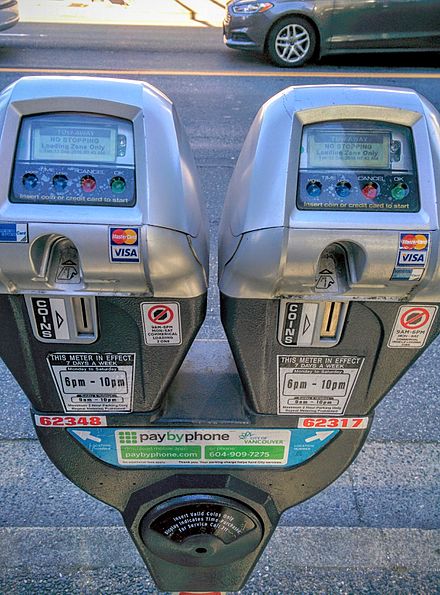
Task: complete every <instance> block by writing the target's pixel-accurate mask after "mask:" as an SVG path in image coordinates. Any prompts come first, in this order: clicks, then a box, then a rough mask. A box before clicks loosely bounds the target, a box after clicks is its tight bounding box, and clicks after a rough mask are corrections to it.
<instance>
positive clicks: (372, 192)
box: [361, 182, 380, 200]
mask: <svg viewBox="0 0 440 595" xmlns="http://www.w3.org/2000/svg"><path fill="white" fill-rule="evenodd" d="M361 192H362V194H363V195H364V196H365V198H368V200H373V199H374V198H376V196H377V195H378V194H379V192H380V188H379V184H376V182H368V184H365V186H364V187H363V188H362V190H361Z"/></svg>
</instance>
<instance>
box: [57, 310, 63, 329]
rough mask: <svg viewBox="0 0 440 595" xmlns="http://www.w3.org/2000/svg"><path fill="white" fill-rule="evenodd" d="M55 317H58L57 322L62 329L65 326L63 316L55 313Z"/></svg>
mask: <svg viewBox="0 0 440 595" xmlns="http://www.w3.org/2000/svg"><path fill="white" fill-rule="evenodd" d="M55 315H56V316H55V317H56V320H57V325H58V328H61V327H62V325H63V322H64V318H63V317H62V316H61V314H60V313H59V312H55Z"/></svg>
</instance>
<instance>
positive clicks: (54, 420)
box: [52, 417, 64, 426]
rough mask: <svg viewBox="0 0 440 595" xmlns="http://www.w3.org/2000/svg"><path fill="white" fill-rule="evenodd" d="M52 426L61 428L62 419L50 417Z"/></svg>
mask: <svg viewBox="0 0 440 595" xmlns="http://www.w3.org/2000/svg"><path fill="white" fill-rule="evenodd" d="M52 425H53V426H63V425H64V419H63V418H62V417H52Z"/></svg>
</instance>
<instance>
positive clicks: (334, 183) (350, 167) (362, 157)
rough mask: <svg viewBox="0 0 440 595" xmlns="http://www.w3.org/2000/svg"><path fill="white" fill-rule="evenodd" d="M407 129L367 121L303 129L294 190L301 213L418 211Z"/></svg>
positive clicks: (415, 173) (333, 122) (417, 198)
mask: <svg viewBox="0 0 440 595" xmlns="http://www.w3.org/2000/svg"><path fill="white" fill-rule="evenodd" d="M415 164H416V161H415V151H414V142H413V137H412V132H411V129H410V128H407V127H406V126H401V125H399V124H390V123H386V122H378V121H370V120H341V121H330V122H320V123H317V124H310V125H307V126H304V129H303V135H302V140H301V153H300V165H299V175H298V187H297V200H296V203H297V207H298V209H300V210H320V211H357V212H363V211H370V212H371V211H374V212H382V213H389V212H407V213H416V212H418V211H419V210H420V198H419V190H418V181H417V170H416V165H415Z"/></svg>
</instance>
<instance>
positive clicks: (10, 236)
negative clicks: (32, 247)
mask: <svg viewBox="0 0 440 595" xmlns="http://www.w3.org/2000/svg"><path fill="white" fill-rule="evenodd" d="M27 242H29V236H28V226H27V223H0V243H5V244H6V243H13V244H26V243H27Z"/></svg>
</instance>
